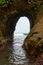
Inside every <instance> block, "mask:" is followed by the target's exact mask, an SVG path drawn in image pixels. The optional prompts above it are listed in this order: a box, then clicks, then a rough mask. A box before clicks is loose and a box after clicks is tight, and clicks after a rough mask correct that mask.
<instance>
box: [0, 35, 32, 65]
mask: <svg viewBox="0 0 43 65" xmlns="http://www.w3.org/2000/svg"><path fill="white" fill-rule="evenodd" d="M25 37H26V36H24V35H23V36H18V35H17V36H16V35H15V38H13V42H12V44H10V45H9V46H8V47H7V48H5V49H4V50H3V51H0V65H33V61H32V60H31V59H30V57H28V56H27V54H26V51H25V50H24V49H23V48H22V45H23V41H24V39H25Z"/></svg>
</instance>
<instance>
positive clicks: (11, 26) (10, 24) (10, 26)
mask: <svg viewBox="0 0 43 65" xmlns="http://www.w3.org/2000/svg"><path fill="white" fill-rule="evenodd" d="M24 16H25V17H27V18H28V19H29V21H30V29H31V28H32V27H33V25H34V20H33V17H32V15H30V14H29V13H27V12H20V13H17V14H13V15H12V16H11V17H10V18H8V20H7V21H6V29H7V31H6V35H5V36H7V35H9V36H12V34H13V32H14V30H15V26H16V23H17V21H18V19H19V18H20V17H24Z"/></svg>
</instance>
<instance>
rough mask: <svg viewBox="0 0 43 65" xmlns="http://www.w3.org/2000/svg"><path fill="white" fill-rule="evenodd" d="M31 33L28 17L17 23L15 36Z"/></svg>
mask: <svg viewBox="0 0 43 65" xmlns="http://www.w3.org/2000/svg"><path fill="white" fill-rule="evenodd" d="M29 32H30V21H29V19H28V18H27V17H25V16H23V17H20V18H19V19H18V21H17V24H16V27H15V31H14V35H23V34H28V33H29Z"/></svg>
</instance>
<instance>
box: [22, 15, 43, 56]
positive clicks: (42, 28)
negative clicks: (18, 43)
mask: <svg viewBox="0 0 43 65" xmlns="http://www.w3.org/2000/svg"><path fill="white" fill-rule="evenodd" d="M23 47H24V48H25V49H26V50H27V52H28V54H29V55H30V56H33V57H34V56H37V55H39V54H40V53H43V16H42V17H41V19H40V20H39V22H38V23H37V24H36V25H35V26H34V27H33V29H32V31H31V33H30V35H28V36H27V38H26V39H25V41H24V46H23Z"/></svg>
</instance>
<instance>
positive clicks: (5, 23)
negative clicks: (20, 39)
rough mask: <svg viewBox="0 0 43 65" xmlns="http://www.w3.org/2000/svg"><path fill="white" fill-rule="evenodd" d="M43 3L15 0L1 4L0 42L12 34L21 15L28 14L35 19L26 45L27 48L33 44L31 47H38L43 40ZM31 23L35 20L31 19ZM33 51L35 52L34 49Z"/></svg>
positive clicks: (32, 0)
mask: <svg viewBox="0 0 43 65" xmlns="http://www.w3.org/2000/svg"><path fill="white" fill-rule="evenodd" d="M42 4H43V1H34V0H31V1H29V0H14V2H13V3H12V4H6V3H5V4H2V5H0V43H1V41H2V40H3V39H6V38H9V37H11V36H12V33H13V31H14V30H15V26H16V23H17V20H18V19H19V17H20V16H27V17H28V18H29V17H30V18H32V19H33V20H34V27H33V26H32V27H33V29H31V30H32V31H31V32H30V35H28V36H27V38H26V39H25V47H26V49H27V50H28V49H30V47H28V46H29V45H30V46H31V49H32V48H35V49H36V48H38V45H39V44H40V43H41V40H43V39H42V38H43V34H42V33H43V30H42V29H43V22H42V21H43V17H42V16H43V5H42ZM37 22H38V23H37ZM30 23H32V24H33V21H31V20H30ZM32 24H31V25H32ZM35 24H36V25H35ZM42 42H43V41H42ZM34 43H35V44H34ZM36 43H37V44H36ZM41 45H42V44H41ZM33 46H34V47H33ZM42 46H43V45H42ZM31 49H30V51H31ZM32 53H34V50H33V52H32ZM32 53H31V54H32Z"/></svg>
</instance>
